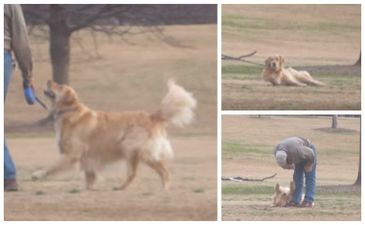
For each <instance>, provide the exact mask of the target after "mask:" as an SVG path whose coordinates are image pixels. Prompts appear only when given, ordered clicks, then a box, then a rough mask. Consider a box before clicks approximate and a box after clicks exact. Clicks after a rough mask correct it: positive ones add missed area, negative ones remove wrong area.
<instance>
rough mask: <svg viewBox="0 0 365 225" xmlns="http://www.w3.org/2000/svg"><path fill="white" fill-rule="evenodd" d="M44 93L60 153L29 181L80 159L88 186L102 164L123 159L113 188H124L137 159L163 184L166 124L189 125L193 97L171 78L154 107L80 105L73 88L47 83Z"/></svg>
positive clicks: (169, 153) (169, 152) (166, 176)
mask: <svg viewBox="0 0 365 225" xmlns="http://www.w3.org/2000/svg"><path fill="white" fill-rule="evenodd" d="M44 93H45V95H46V96H47V97H48V98H49V99H50V100H51V102H52V107H53V113H54V119H55V131H56V137H57V142H58V146H59V150H60V152H61V158H60V160H59V161H58V162H56V163H55V164H54V165H53V166H52V167H51V168H49V169H47V170H39V171H36V172H34V173H33V175H32V178H33V180H38V179H42V178H45V177H47V176H49V175H53V174H56V173H58V172H61V171H64V170H66V169H69V168H71V167H72V166H73V165H75V164H79V166H80V168H81V170H83V171H84V173H85V178H86V188H87V189H92V188H93V185H94V182H95V180H96V177H97V174H98V172H99V171H100V170H101V169H102V167H103V166H105V165H107V164H109V163H111V162H114V161H118V160H121V159H124V160H125V161H126V164H127V179H126V181H125V182H124V183H123V184H122V185H121V186H119V187H117V188H116V189H118V190H122V189H125V188H126V187H127V186H128V185H129V184H130V183H131V181H132V180H133V179H134V177H135V176H136V171H137V166H138V164H139V162H144V163H146V164H147V165H148V166H150V167H151V168H152V169H153V170H155V171H156V172H157V173H158V174H159V176H160V177H161V179H162V183H163V186H164V187H165V189H168V186H169V171H168V169H167V167H166V161H167V160H168V159H170V158H171V157H172V156H173V150H172V148H171V146H170V142H169V140H168V138H167V133H166V126H167V125H168V124H169V123H171V124H173V125H176V126H184V125H187V124H189V123H190V122H191V121H192V119H193V111H192V110H193V109H194V108H195V107H196V100H195V99H194V98H193V96H192V94H191V93H189V92H187V91H186V90H185V89H184V88H182V87H180V86H178V85H176V84H175V83H174V82H172V81H169V82H168V93H167V95H166V96H165V97H164V98H163V100H162V103H161V106H160V109H159V110H157V111H156V112H153V113H149V112H144V111H140V112H116V113H110V112H97V111H94V110H91V109H89V108H88V107H87V106H85V105H83V104H82V103H81V102H80V100H79V98H78V97H77V95H76V92H75V91H74V89H72V88H71V87H70V86H67V85H58V84H56V83H54V82H52V81H48V82H47V88H46V89H45V91H44Z"/></svg>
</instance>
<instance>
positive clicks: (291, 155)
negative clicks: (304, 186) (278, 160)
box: [274, 137, 316, 169]
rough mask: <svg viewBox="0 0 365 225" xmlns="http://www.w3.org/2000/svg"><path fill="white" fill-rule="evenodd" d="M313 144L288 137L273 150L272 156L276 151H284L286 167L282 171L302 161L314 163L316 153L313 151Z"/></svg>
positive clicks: (301, 139) (305, 140)
mask: <svg viewBox="0 0 365 225" xmlns="http://www.w3.org/2000/svg"><path fill="white" fill-rule="evenodd" d="M312 148H313V144H312V143H311V142H310V141H309V140H308V139H305V138H301V137H289V138H286V139H284V140H282V141H281V142H280V143H279V144H278V145H277V146H276V147H275V149H274V155H276V152H277V151H284V152H286V154H287V159H286V161H287V165H286V166H285V167H283V168H284V169H289V168H292V167H293V164H298V163H301V162H303V161H306V162H308V163H314V162H315V158H316V155H315V154H316V153H315V152H314V151H313V149H312Z"/></svg>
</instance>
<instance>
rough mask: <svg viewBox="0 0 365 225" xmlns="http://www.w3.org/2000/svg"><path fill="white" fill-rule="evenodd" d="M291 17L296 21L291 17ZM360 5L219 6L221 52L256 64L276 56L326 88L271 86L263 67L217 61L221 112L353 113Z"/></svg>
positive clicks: (357, 85) (358, 86) (356, 106)
mask: <svg viewBox="0 0 365 225" xmlns="http://www.w3.org/2000/svg"><path fill="white" fill-rule="evenodd" d="M293 13H295V19H293V18H292V16H293ZM360 14H361V13H360V5H224V6H223V7H222V16H223V17H222V49H223V50H222V51H223V54H226V55H229V56H240V55H243V54H247V53H250V52H253V51H257V53H256V54H255V55H254V56H252V57H250V58H247V60H250V61H252V62H255V63H261V64H263V63H264V60H265V59H266V58H267V57H268V56H270V55H275V54H280V55H282V56H284V57H285V59H286V65H287V66H290V67H294V68H298V69H304V70H308V71H309V72H310V73H311V74H312V76H313V77H314V78H315V79H318V80H321V81H323V82H324V83H326V84H327V85H326V86H325V87H273V86H271V84H269V83H265V82H264V81H263V79H262V77H261V72H262V69H263V67H262V66H261V65H252V64H249V63H242V62H235V61H228V60H224V61H223V62H222V108H223V109H224V110H283V109H288V110H303V109H318V110H330V109H331V110H336V109H337V110H358V109H360V108H361V100H360V98H361V76H360V74H361V71H360V67H358V66H357V67H356V66H355V67H354V66H351V65H353V64H354V63H355V62H356V60H357V58H358V56H359V52H360V37H361V32H360V31H361V26H360V24H361V23H360V18H361V17H360Z"/></svg>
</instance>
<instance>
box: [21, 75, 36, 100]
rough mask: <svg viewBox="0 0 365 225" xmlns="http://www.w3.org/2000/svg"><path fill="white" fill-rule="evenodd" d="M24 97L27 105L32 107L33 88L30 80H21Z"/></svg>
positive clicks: (34, 98) (33, 98)
mask: <svg viewBox="0 0 365 225" xmlns="http://www.w3.org/2000/svg"><path fill="white" fill-rule="evenodd" d="M23 89H24V97H25V100H26V101H27V103H28V104H29V105H33V104H34V102H35V101H36V97H35V88H34V83H33V80H32V79H29V80H23Z"/></svg>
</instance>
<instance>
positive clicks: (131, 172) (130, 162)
mask: <svg viewBox="0 0 365 225" xmlns="http://www.w3.org/2000/svg"><path fill="white" fill-rule="evenodd" d="M138 163H139V157H138V154H137V153H136V154H134V155H133V156H131V157H129V158H127V179H126V181H125V182H124V183H123V184H122V186H120V187H117V188H114V190H124V189H126V188H127V187H128V186H129V184H130V183H131V182H132V181H133V179H134V178H135V177H136V174H137V167H138Z"/></svg>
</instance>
